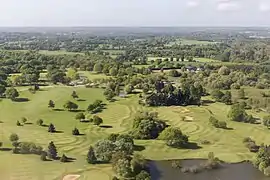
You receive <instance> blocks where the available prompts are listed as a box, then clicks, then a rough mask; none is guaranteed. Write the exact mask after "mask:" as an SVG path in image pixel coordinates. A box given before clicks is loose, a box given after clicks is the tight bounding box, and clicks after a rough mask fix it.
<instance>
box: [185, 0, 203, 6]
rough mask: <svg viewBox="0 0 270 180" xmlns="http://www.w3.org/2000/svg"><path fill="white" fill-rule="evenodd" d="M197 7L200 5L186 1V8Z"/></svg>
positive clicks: (196, 2)
mask: <svg viewBox="0 0 270 180" xmlns="http://www.w3.org/2000/svg"><path fill="white" fill-rule="evenodd" d="M199 5H200V3H199V2H198V1H188V2H187V7H197V6H199Z"/></svg>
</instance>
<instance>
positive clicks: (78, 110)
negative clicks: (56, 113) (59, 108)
mask: <svg viewBox="0 0 270 180" xmlns="http://www.w3.org/2000/svg"><path fill="white" fill-rule="evenodd" d="M69 112H85V110H81V109H74V110H69Z"/></svg>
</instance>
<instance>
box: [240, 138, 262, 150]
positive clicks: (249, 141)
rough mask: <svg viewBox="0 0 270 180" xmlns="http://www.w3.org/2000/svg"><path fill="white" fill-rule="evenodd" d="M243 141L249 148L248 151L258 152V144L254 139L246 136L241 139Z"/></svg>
mask: <svg viewBox="0 0 270 180" xmlns="http://www.w3.org/2000/svg"><path fill="white" fill-rule="evenodd" d="M243 143H244V144H245V146H246V147H247V148H248V149H249V151H250V152H258V150H259V148H260V146H257V145H256V143H255V141H254V140H252V139H251V138H249V137H247V138H244V139H243Z"/></svg>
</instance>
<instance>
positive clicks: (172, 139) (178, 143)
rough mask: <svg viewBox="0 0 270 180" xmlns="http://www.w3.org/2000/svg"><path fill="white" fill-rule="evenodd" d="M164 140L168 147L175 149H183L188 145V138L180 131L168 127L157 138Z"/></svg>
mask: <svg viewBox="0 0 270 180" xmlns="http://www.w3.org/2000/svg"><path fill="white" fill-rule="evenodd" d="M158 138H159V139H161V140H165V141H166V144H167V145H168V146H172V147H176V148H185V147H186V146H187V144H188V136H187V135H185V134H183V133H182V132H181V130H180V129H178V128H174V127H168V128H166V129H165V130H164V131H162V132H161V133H160V135H159V137H158Z"/></svg>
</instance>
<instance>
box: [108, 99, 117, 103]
mask: <svg viewBox="0 0 270 180" xmlns="http://www.w3.org/2000/svg"><path fill="white" fill-rule="evenodd" d="M116 101H118V100H117V99H114V98H113V99H111V100H110V101H109V102H116Z"/></svg>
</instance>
